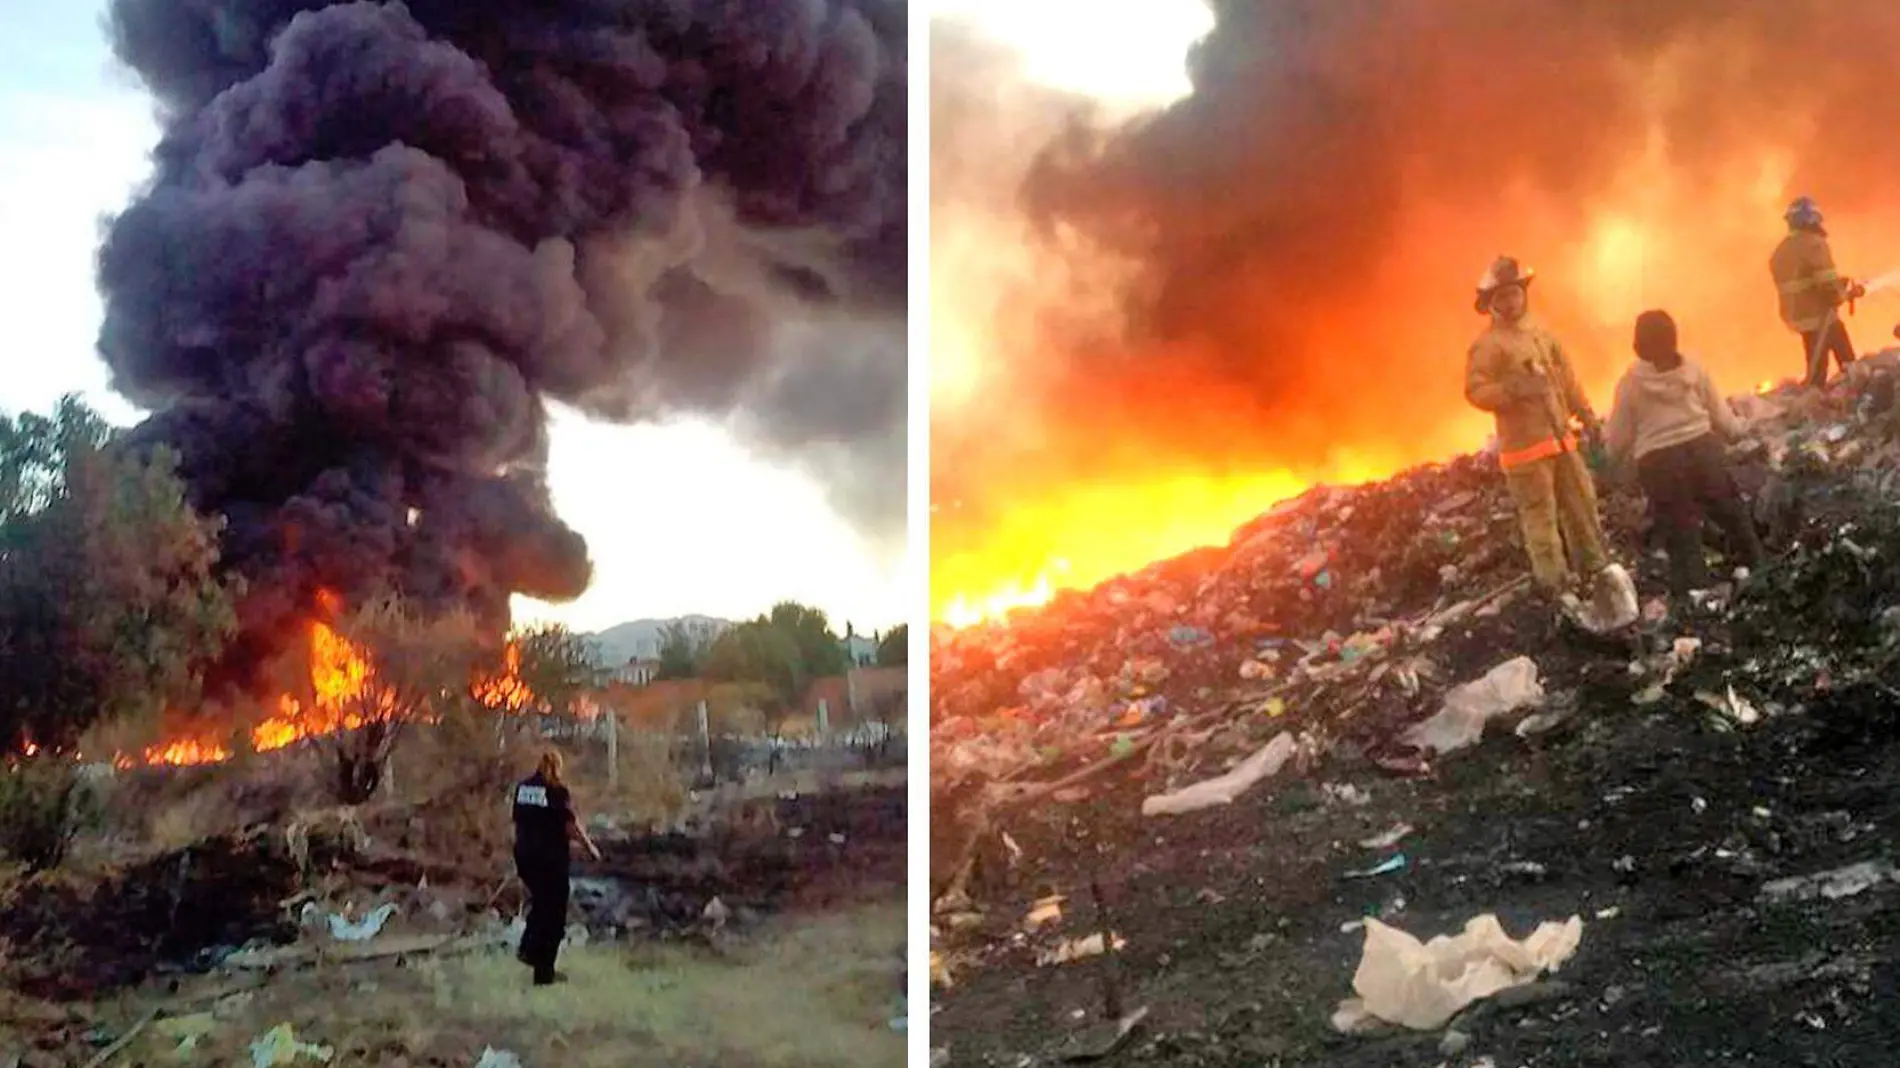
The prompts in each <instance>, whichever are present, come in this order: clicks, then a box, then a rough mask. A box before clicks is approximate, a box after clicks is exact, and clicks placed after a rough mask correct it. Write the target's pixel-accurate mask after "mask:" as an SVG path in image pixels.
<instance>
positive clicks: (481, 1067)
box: [475, 1046, 523, 1068]
mask: <svg viewBox="0 0 1900 1068" xmlns="http://www.w3.org/2000/svg"><path fill="white" fill-rule="evenodd" d="M475 1068H523V1066H522V1063H521V1058H520V1057H517V1056H515V1055H514V1054H512V1053H510V1052H508V1051H507V1050H504V1049H496V1048H495V1047H493V1046H485V1047H483V1048H482V1059H481V1060H479V1061H476V1062H475Z"/></svg>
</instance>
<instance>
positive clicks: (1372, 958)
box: [1333, 913, 1583, 1034]
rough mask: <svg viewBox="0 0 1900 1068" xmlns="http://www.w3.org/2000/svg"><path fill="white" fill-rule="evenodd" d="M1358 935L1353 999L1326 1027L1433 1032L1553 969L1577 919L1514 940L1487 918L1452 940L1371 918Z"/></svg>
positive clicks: (1570, 944) (1579, 929)
mask: <svg viewBox="0 0 1900 1068" xmlns="http://www.w3.org/2000/svg"><path fill="white" fill-rule="evenodd" d="M1365 932H1366V940H1365V949H1364V952H1363V955H1362V956H1361V957H1360V961H1359V968H1358V970H1357V971H1356V972H1355V973H1354V974H1353V979H1352V988H1353V991H1354V992H1355V993H1356V994H1358V995H1359V996H1358V997H1357V998H1351V999H1348V1000H1347V1001H1345V1002H1343V1003H1342V1004H1341V1005H1340V1006H1339V1009H1338V1011H1337V1012H1335V1013H1334V1014H1333V1026H1334V1028H1336V1029H1337V1030H1339V1031H1341V1032H1344V1033H1347V1034H1353V1033H1357V1032H1359V1031H1362V1030H1365V1029H1367V1028H1369V1027H1371V1026H1375V1025H1377V1024H1379V1023H1385V1024H1394V1025H1397V1026H1400V1027H1406V1028H1410V1029H1412V1030H1415V1031H1433V1030H1437V1029H1438V1028H1440V1027H1443V1026H1445V1024H1447V1023H1449V1022H1450V1021H1451V1019H1452V1017H1454V1016H1456V1015H1457V1014H1458V1013H1459V1012H1460V1011H1462V1010H1463V1009H1464V1008H1465V1007H1466V1006H1468V1005H1470V1004H1472V1003H1473V1002H1476V1001H1479V1000H1481V999H1483V998H1488V997H1490V996H1492V995H1494V994H1496V993H1498V992H1499V991H1502V990H1508V989H1510V988H1512V987H1516V986H1523V985H1526V984H1528V983H1531V982H1534V981H1535V980H1536V979H1537V978H1538V977H1539V976H1540V975H1543V974H1544V973H1545V972H1554V971H1556V970H1557V969H1558V968H1560V967H1561V966H1562V965H1563V963H1564V962H1565V961H1567V960H1569V959H1570V958H1571V956H1573V955H1574V954H1575V953H1576V952H1577V947H1578V946H1579V945H1580V944H1581V943H1582V941H1583V919H1582V918H1581V917H1578V916H1572V917H1570V919H1569V920H1567V921H1564V922H1562V923H1557V922H1551V923H1544V924H1541V925H1539V926H1538V928H1537V930H1535V931H1533V932H1531V934H1530V935H1529V936H1528V937H1526V938H1524V939H1523V940H1521V941H1520V940H1518V939H1514V938H1512V937H1511V936H1510V935H1508V934H1506V933H1505V931H1504V927H1503V926H1502V925H1501V924H1500V923H1498V918H1497V917H1496V916H1494V915H1491V914H1489V913H1486V914H1484V915H1482V916H1477V917H1474V918H1472V919H1471V920H1470V921H1469V922H1468V923H1466V924H1465V929H1464V931H1463V932H1461V933H1460V934H1457V935H1453V936H1445V935H1440V936H1438V937H1436V938H1433V939H1432V940H1431V941H1429V942H1424V943H1421V942H1419V940H1418V939H1416V938H1414V937H1413V936H1411V935H1409V934H1407V933H1406V932H1404V931H1401V930H1399V929H1398V928H1396V927H1391V926H1388V925H1387V924H1384V923H1382V922H1380V921H1379V920H1376V919H1371V918H1368V919H1367V920H1366V921H1365Z"/></svg>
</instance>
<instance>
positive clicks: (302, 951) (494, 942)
mask: <svg viewBox="0 0 1900 1068" xmlns="http://www.w3.org/2000/svg"><path fill="white" fill-rule="evenodd" d="M507 940H508V936H507V935H506V934H505V933H502V932H499V931H497V932H493V933H489V934H479V935H410V936H406V937H400V938H379V939H377V940H375V941H373V942H367V943H364V944H362V945H342V946H326V945H316V946H301V945H299V946H280V947H277V948H274V949H262V950H247V951H242V952H238V953H233V954H232V955H231V956H229V957H226V958H225V960H224V966H225V967H226V968H234V969H238V970H241V971H268V970H275V969H279V968H297V967H304V966H308V965H314V964H360V963H362V962H364V961H373V960H387V959H388V958H390V957H414V956H424V955H430V956H453V955H455V954H457V953H472V952H475V951H477V950H483V949H489V948H492V947H494V946H498V945H502V944H503V943H505V942H506V941H507Z"/></svg>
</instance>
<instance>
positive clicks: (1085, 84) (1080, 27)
mask: <svg viewBox="0 0 1900 1068" xmlns="http://www.w3.org/2000/svg"><path fill="white" fill-rule="evenodd" d="M930 15H931V17H932V18H933V19H940V18H947V19H955V20H957V21H959V22H966V23H969V24H970V25H973V26H976V27H978V28H979V29H981V30H982V31H983V33H984V34H985V36H988V37H990V38H991V39H993V40H995V41H996V42H997V43H998V44H1002V45H1004V46H1006V47H1008V48H1010V49H1011V50H1012V51H1014V52H1016V53H1017V54H1018V55H1019V56H1020V57H1021V58H1022V62H1023V74H1024V76H1025V77H1027V78H1029V79H1030V80H1031V81H1035V82H1040V83H1042V84H1044V85H1047V86H1050V87H1052V88H1056V89H1066V90H1068V91H1070V92H1073V93H1079V94H1081V95H1083V96H1088V97H1093V98H1094V99H1096V100H1098V101H1100V102H1102V103H1103V104H1106V105H1110V106H1111V107H1114V106H1121V107H1132V108H1145V107H1153V106H1155V105H1158V104H1165V103H1168V102H1169V101H1173V100H1176V99H1178V98H1180V97H1183V96H1186V95H1187V93H1188V91H1189V90H1190V88H1191V86H1190V85H1189V84H1188V80H1187V64H1186V57H1187V52H1188V48H1189V47H1190V46H1191V45H1193V44H1194V42H1195V41H1197V40H1199V39H1200V38H1201V37H1202V36H1204V35H1205V34H1206V33H1207V31H1208V30H1210V29H1212V28H1213V26H1214V16H1213V13H1212V12H1210V11H1209V10H1208V8H1207V5H1206V4H1205V3H1202V2H1201V0H1112V2H1111V3H1102V2H1099V0H930Z"/></svg>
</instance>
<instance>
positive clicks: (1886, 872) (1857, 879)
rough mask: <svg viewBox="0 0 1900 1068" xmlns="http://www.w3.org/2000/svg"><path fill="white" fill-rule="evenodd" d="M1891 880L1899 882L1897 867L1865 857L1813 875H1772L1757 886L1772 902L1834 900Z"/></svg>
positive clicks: (1851, 895)
mask: <svg viewBox="0 0 1900 1068" xmlns="http://www.w3.org/2000/svg"><path fill="white" fill-rule="evenodd" d="M1893 882H1900V869H1896V868H1895V867H1894V866H1893V865H1892V864H1890V863H1888V862H1887V861H1884V860H1866V861H1862V862H1860V863H1859V864H1850V865H1848V866H1847V867H1845V868H1836V869H1835V870H1833V871H1824V872H1821V873H1819V874H1817V875H1800V876H1794V877H1791V878H1787V879H1776V880H1775V881H1774V882H1771V883H1769V884H1767V885H1766V886H1763V887H1762V888H1761V896H1762V899H1763V900H1765V901H1768V902H1771V903H1776V904H1780V903H1786V902H1794V901H1813V900H1816V899H1820V900H1826V901H1838V900H1840V899H1841V898H1845V897H1854V896H1855V895H1857V894H1863V893H1866V892H1867V891H1869V890H1872V889H1873V888H1875V887H1877V886H1880V885H1881V884H1883V883H1893Z"/></svg>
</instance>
